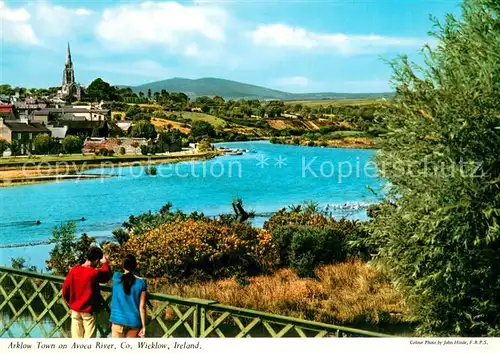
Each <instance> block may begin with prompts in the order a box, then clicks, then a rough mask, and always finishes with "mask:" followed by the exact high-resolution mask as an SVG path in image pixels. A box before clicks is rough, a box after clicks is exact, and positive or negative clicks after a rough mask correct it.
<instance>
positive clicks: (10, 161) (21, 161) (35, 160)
mask: <svg viewBox="0 0 500 354" xmlns="http://www.w3.org/2000/svg"><path fill="white" fill-rule="evenodd" d="M205 155H207V154H206V153H185V152H172V153H170V154H168V155H151V156H150V155H113V156H95V155H82V154H71V155H62V156H59V155H36V156H33V155H32V156H19V157H3V158H0V167H4V166H9V165H12V166H17V165H19V166H23V165H25V164H28V165H26V167H34V166H35V165H37V164H39V163H44V162H47V163H51V162H60V163H64V162H66V163H71V162H75V163H84V162H85V163H89V164H92V163H100V162H103V161H111V162H113V161H114V162H134V161H143V160H162V159H165V160H167V159H174V158H184V157H186V158H190V157H201V156H205Z"/></svg>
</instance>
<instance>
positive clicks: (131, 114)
mask: <svg viewBox="0 0 500 354" xmlns="http://www.w3.org/2000/svg"><path fill="white" fill-rule="evenodd" d="M141 113H142V110H141V108H140V107H139V106H138V105H136V104H135V105H133V106H129V108H128V109H127V111H126V112H125V117H126V118H127V119H129V120H133V119H135V117H137V116H138V115H140V114H141Z"/></svg>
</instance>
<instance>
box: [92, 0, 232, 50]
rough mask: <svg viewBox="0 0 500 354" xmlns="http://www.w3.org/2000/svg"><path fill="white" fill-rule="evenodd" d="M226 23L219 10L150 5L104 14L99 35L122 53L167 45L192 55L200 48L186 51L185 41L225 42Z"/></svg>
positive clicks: (225, 17)
mask: <svg viewBox="0 0 500 354" xmlns="http://www.w3.org/2000/svg"><path fill="white" fill-rule="evenodd" d="M226 23H227V13H226V11H225V10H223V9H221V8H218V7H214V6H209V5H207V6H205V5H201V6H200V5H196V6H191V5H183V4H179V3H176V2H150V1H148V2H143V3H141V4H127V5H121V6H118V7H114V8H108V9H106V10H104V13H103V15H102V17H101V20H100V22H99V23H98V25H97V30H96V31H97V35H98V37H99V38H100V39H101V40H103V41H105V42H108V43H109V44H111V45H113V46H115V47H119V48H121V49H129V48H136V47H138V46H147V45H164V46H165V47H166V48H165V49H169V50H172V49H174V50H179V51H182V52H184V53H185V54H187V55H193V54H194V53H195V52H197V51H198V47H194V44H191V45H190V46H188V47H187V48H186V47H185V46H184V43H186V41H189V42H193V41H195V40H198V41H200V40H201V41H209V42H213V43H221V42H224V41H225V39H226V35H225V26H226ZM193 43H194V42H193ZM195 48H196V49H195Z"/></svg>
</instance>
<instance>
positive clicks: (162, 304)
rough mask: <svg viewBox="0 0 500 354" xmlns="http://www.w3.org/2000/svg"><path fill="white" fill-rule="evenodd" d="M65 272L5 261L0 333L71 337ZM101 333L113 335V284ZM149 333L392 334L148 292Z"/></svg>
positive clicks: (105, 290) (0, 272)
mask: <svg viewBox="0 0 500 354" xmlns="http://www.w3.org/2000/svg"><path fill="white" fill-rule="evenodd" d="M63 281H64V278H62V277H58V276H53V275H46V274H40V273H34V272H28V271H23V270H18V269H14V268H9V267H0V338H2V337H3V338H5V337H10V338H30V337H32V338H53V337H61V338H69V337H71V334H70V333H71V330H70V329H71V318H70V314H69V308H68V306H67V304H66V303H65V302H64V300H63V299H62V295H61V286H62V283H63ZM101 290H102V295H103V298H104V300H105V301H104V305H103V308H102V310H101V311H100V312H99V313H98V315H97V321H96V322H97V325H96V332H97V333H96V334H97V337H100V338H105V337H108V336H110V332H111V328H110V323H109V311H110V302H111V287H110V286H101ZM147 298H148V301H147V307H148V319H147V329H146V333H147V336H148V337H156V338H159V337H181V338H186V337H193V338H205V337H237V338H241V337H389V336H388V335H385V334H381V333H376V332H370V331H365V330H360V329H354V328H349V327H343V326H336V325H331V324H326V323H319V322H313V321H306V320H301V319H298V318H292V317H286V316H279V315H274V314H271V313H265V312H260V311H254V310H249V309H243V308H237V307H232V306H226V305H221V304H219V303H217V302H215V301H209V300H202V299H185V298H181V297H176V296H170V295H164V294H148V297H147Z"/></svg>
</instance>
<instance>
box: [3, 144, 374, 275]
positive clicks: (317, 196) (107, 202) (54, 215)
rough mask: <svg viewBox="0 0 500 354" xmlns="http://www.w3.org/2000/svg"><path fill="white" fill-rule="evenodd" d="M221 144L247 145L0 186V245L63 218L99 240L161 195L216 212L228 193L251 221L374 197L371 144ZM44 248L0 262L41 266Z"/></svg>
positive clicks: (46, 233)
mask: <svg viewBox="0 0 500 354" xmlns="http://www.w3.org/2000/svg"><path fill="white" fill-rule="evenodd" d="M220 145H222V146H225V147H231V148H240V149H248V150H250V152H248V153H245V154H243V155H233V156H222V157H217V158H214V159H211V160H208V161H196V162H182V163H177V164H165V165H160V166H157V167H158V174H157V175H156V176H149V175H147V174H146V173H145V166H130V167H122V168H118V167H114V168H113V167H103V168H99V169H95V170H91V171H89V173H112V174H117V175H118V176H117V177H113V178H104V179H93V180H80V181H78V180H71V181H61V182H54V183H46V184H38V185H25V186H15V187H8V188H1V189H0V246H2V245H3V246H5V245H12V244H22V243H29V242H42V241H46V240H48V239H49V237H50V235H51V231H52V229H53V228H54V227H55V226H57V225H60V224H61V223H63V222H66V221H69V220H74V221H76V224H77V228H78V233H82V232H86V233H87V234H89V235H90V236H96V237H98V239H103V238H106V237H110V235H111V231H112V230H114V229H115V228H117V227H119V226H120V225H121V223H122V222H123V221H125V220H126V219H127V218H128V216H129V215H132V214H139V213H142V212H147V211H149V210H151V211H153V212H154V211H157V210H158V209H159V208H160V207H161V206H163V205H164V204H165V203H167V202H171V203H172V204H173V206H174V208H178V209H180V210H182V211H184V212H191V211H198V212H203V213H205V214H206V215H209V216H215V215H218V214H220V213H229V212H232V207H231V202H232V200H233V198H234V197H241V198H242V199H243V203H244V207H245V209H247V210H252V211H255V212H256V213H257V214H258V215H259V216H257V217H256V218H255V219H254V220H253V223H254V224H255V225H256V226H261V225H262V223H263V222H264V220H265V219H266V218H267V217H269V214H270V213H272V212H275V211H277V210H278V209H280V208H282V207H286V206H290V205H293V204H299V203H302V202H304V201H308V200H311V201H315V202H317V203H319V204H320V205H321V206H323V207H325V206H327V205H328V206H329V208H330V211H332V212H333V214H334V215H336V216H338V217H341V216H346V217H349V218H356V219H364V218H366V209H365V208H363V206H365V204H368V203H373V202H376V199H375V196H374V195H373V194H372V192H371V191H370V189H369V188H371V189H373V190H375V191H379V190H380V188H381V183H382V182H381V181H380V180H379V179H378V178H377V177H376V176H375V169H374V165H373V164H372V163H371V162H370V161H371V158H372V156H373V154H374V151H373V150H359V149H339V148H320V147H302V146H290V145H274V144H270V143H269V142H264V141H257V142H237V143H223V144H220ZM368 187H369V188H368ZM346 203H347V204H346ZM360 206H361V207H360ZM82 218H85V220H84V221H82V220H81V219H82ZM37 221H40V224H37ZM50 248H51V246H50V245H41V246H30V247H16V248H0V264H4V265H9V264H10V259H11V258H13V257H18V256H23V257H25V258H26V259H27V261H28V263H29V264H30V265H36V266H38V267H41V266H43V265H44V260H45V259H47V258H48V256H47V255H48V251H49V250H50Z"/></svg>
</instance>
